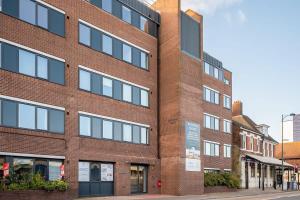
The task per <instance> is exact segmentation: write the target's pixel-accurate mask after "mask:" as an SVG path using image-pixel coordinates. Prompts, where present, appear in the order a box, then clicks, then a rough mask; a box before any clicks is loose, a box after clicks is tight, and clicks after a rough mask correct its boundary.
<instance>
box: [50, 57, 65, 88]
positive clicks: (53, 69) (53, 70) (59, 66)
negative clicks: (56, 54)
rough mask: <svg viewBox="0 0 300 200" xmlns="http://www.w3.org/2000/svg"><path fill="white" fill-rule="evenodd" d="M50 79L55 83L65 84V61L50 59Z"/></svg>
mask: <svg viewBox="0 0 300 200" xmlns="http://www.w3.org/2000/svg"><path fill="white" fill-rule="evenodd" d="M49 66H50V68H49V80H50V81H51V82H54V83H59V84H62V85H64V84H65V64H64V63H63V62H60V61H57V60H54V59H49Z"/></svg>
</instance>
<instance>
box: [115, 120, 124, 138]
mask: <svg viewBox="0 0 300 200" xmlns="http://www.w3.org/2000/svg"><path fill="white" fill-rule="evenodd" d="M114 140H117V141H122V123H120V122H114Z"/></svg>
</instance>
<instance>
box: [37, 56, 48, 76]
mask: <svg viewBox="0 0 300 200" xmlns="http://www.w3.org/2000/svg"><path fill="white" fill-rule="evenodd" d="M37 76H38V77H40V78H43V79H48V60H47V59H46V58H44V57H41V56H37Z"/></svg>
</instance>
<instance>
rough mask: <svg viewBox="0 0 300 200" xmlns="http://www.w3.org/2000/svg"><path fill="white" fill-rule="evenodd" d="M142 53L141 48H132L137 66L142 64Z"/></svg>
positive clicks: (133, 58)
mask: <svg viewBox="0 0 300 200" xmlns="http://www.w3.org/2000/svg"><path fill="white" fill-rule="evenodd" d="M140 63H141V53H140V50H138V49H136V48H133V49H132V64H134V65H135V66H141V64H140Z"/></svg>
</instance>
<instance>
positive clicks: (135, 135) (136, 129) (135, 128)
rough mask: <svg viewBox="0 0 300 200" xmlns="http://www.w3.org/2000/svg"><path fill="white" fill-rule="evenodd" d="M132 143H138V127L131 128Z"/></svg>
mask: <svg viewBox="0 0 300 200" xmlns="http://www.w3.org/2000/svg"><path fill="white" fill-rule="evenodd" d="M132 131H133V132H132V136H133V138H132V141H133V143H140V127H138V126H133V127H132Z"/></svg>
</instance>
